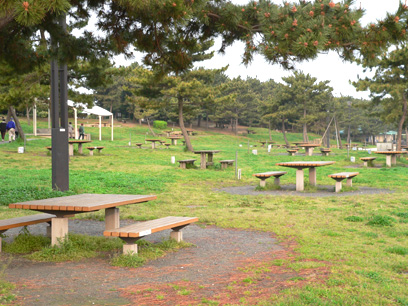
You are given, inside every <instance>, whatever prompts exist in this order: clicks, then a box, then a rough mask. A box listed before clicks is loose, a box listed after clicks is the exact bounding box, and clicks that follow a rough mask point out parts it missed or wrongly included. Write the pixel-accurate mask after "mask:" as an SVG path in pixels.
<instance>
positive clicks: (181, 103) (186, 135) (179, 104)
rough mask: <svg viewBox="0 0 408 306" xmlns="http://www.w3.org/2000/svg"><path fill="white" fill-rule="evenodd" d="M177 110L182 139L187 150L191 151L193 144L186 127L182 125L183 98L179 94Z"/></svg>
mask: <svg viewBox="0 0 408 306" xmlns="http://www.w3.org/2000/svg"><path fill="white" fill-rule="evenodd" d="M178 110H179V125H180V129H181V132H182V133H183V136H184V140H185V142H186V147H187V150H189V151H190V152H193V151H194V149H193V146H192V145H191V141H190V137H188V134H187V131H186V128H185V126H184V118H183V98H182V97H180V96H179V97H178Z"/></svg>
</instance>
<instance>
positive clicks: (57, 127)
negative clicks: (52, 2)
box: [51, 14, 69, 191]
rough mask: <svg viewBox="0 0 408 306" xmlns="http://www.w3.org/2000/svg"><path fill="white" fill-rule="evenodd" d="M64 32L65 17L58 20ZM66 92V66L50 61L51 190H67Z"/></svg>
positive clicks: (53, 44)
mask: <svg viewBox="0 0 408 306" xmlns="http://www.w3.org/2000/svg"><path fill="white" fill-rule="evenodd" d="M59 24H60V26H61V27H62V28H63V29H64V30H66V16H65V14H63V15H62V16H61V18H60V20H59ZM51 41H52V42H51V45H52V48H53V49H54V50H57V48H58V47H57V45H56V42H55V41H54V39H53V38H51ZM67 100H68V91H67V65H66V64H64V63H58V62H57V60H56V59H55V58H54V59H52V60H51V124H52V127H51V144H52V188H53V189H54V190H60V191H67V190H69V156H68V103H67Z"/></svg>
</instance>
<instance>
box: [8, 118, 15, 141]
mask: <svg viewBox="0 0 408 306" xmlns="http://www.w3.org/2000/svg"><path fill="white" fill-rule="evenodd" d="M6 130H7V131H8V134H9V142H12V141H14V140H16V124H15V123H14V121H13V119H10V121H9V122H8V123H7V125H6Z"/></svg>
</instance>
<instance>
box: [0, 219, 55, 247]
mask: <svg viewBox="0 0 408 306" xmlns="http://www.w3.org/2000/svg"><path fill="white" fill-rule="evenodd" d="M55 217H56V216H55V215H51V214H37V215H31V216H24V217H17V218H11V219H5V220H0V234H3V233H4V232H5V231H7V230H9V229H11V228H16V227H20V226H27V225H33V224H37V223H43V222H47V223H49V224H50V222H51V219H52V218H55ZM0 252H1V237H0Z"/></svg>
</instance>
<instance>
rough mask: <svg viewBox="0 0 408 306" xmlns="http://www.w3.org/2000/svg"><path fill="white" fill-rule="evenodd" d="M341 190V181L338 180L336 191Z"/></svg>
mask: <svg viewBox="0 0 408 306" xmlns="http://www.w3.org/2000/svg"><path fill="white" fill-rule="evenodd" d="M340 190H341V181H336V187H335V192H340Z"/></svg>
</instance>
